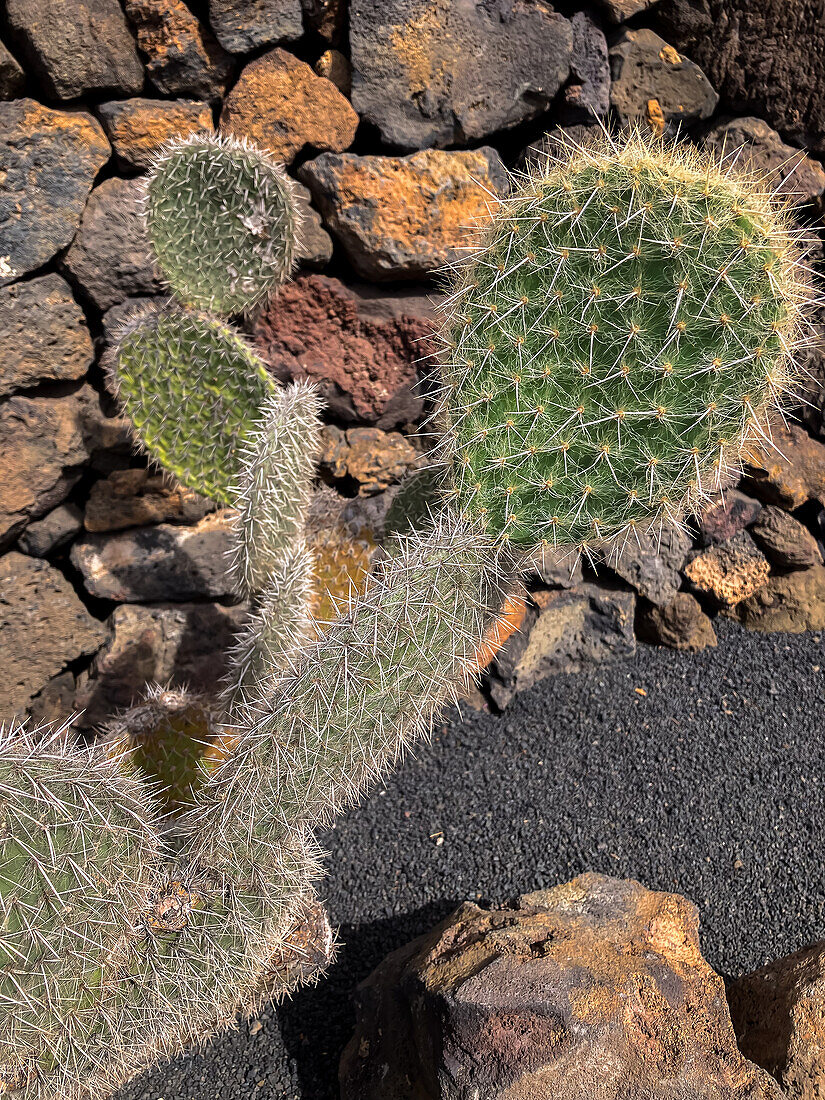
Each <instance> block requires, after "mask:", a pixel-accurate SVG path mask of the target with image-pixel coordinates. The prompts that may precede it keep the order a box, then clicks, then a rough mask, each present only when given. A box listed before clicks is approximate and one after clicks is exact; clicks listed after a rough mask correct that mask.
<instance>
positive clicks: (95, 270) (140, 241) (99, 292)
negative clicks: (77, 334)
mask: <svg viewBox="0 0 825 1100" xmlns="http://www.w3.org/2000/svg"><path fill="white" fill-rule="evenodd" d="M140 194H141V183H140V181H139V180H122V179H108V180H104V181H103V183H101V184H100V186H99V187H96V188H95V189H94V191H93V192H92V193H91V195H90V196H89V201H88V203H87V204H86V209H85V210H84V212H83V219H82V221H81V223H80V230H79V232H78V234H77V236H76V237H75V239H74V242H73V243H72V247H71V248H70V249H69V251H68V252H67V253H66V255H65V257H64V259H63V266H64V269H65V270H66V271H67V272H68V273H69V275H70V276H71V277H72V279H74V280H75V281H76V282H77V283H79V284H80V286H81V287H82V289H83V291H84V292H85V293H86V294H87V295H88V296H89V297H90V298H91V299H92V301H93V302H94V304H95V305H96V306H97V308H98V309H99V310H101V312H103V311H104V310H107V309H109V308H110V307H111V306H113V305H115V304H117V303H118V302H121V301H123V299H124V298H128V297H129V296H130V295H140V294H157V293H160V291H161V289H162V284H161V282H160V280H159V278H158V276H157V274H156V271H155V266H154V263H153V261H152V257H151V253H150V251H149V247H148V244H147V241H146V235H145V232H144V227H143V220H142V218H141V215H140V208H139V205H138V202H139V198H140Z"/></svg>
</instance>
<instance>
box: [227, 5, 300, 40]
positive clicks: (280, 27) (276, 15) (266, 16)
mask: <svg viewBox="0 0 825 1100" xmlns="http://www.w3.org/2000/svg"><path fill="white" fill-rule="evenodd" d="M209 25H210V27H211V28H212V30H213V31H214V32H215V37H216V38H217V40H218V41H219V42H220V44H221V45H222V46H223V48H224V49H225V50H229V52H230V53H248V52H249V51H250V50H256V49H257V48H258V47H259V46H270V45H272V44H273V43H275V42H293V41H294V40H295V39H296V38H300V37H301V35H302V34H303V33H304V19H303V11H302V10H301V0H252V2H251V3H250V0H209Z"/></svg>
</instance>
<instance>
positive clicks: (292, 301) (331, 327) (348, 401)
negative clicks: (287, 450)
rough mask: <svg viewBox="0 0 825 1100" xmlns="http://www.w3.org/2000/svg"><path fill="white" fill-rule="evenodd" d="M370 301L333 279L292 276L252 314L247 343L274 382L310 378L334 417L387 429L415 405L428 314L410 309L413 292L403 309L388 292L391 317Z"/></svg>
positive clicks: (414, 411) (409, 416)
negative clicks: (392, 309)
mask: <svg viewBox="0 0 825 1100" xmlns="http://www.w3.org/2000/svg"><path fill="white" fill-rule="evenodd" d="M388 297H391V296H389V295H388ZM374 301H375V300H372V301H371V300H370V299H369V298H366V297H364V296H362V295H360V294H359V293H358V288H357V287H348V286H345V285H344V284H343V283H341V282H339V281H338V280H337V279H329V278H325V277H324V276H322V275H310V276H303V277H299V278H298V279H296V280H295V281H294V282H292V283H288V284H287V285H286V286H284V287H283V288H282V289H281V290H280V292H279V294H278V298H277V300H276V301H274V302H273V303H272V305H271V306H269V307H268V308H267V309H266V310H264V312H263V313H262V314H261V315H260V316H259V318H258V320H257V322H256V325H255V343H256V345H257V348H258V351H259V352H260V353H261V355H262V356H263V358H264V359H265V360H266V362H267V364H268V365H269V366H270V367H271V369H272V371H273V373H274V374H275V375H276V376H277V377H278V378H279V379H281V381H284V382H287V381H294V380H297V379H311V380H312V381H313V382H316V383H318V384H319V386H320V388H321V393H322V396H323V398H324V400H325V403H326V405H327V407H328V408H329V410H330V412H331V413H332V414H333V415H334V416H335V417H336V418H338V419H342V420H344V421H346V422H348V423H358V422H361V423H364V422H366V423H369V424H374V425H375V426H376V427H378V428H383V429H389V428H394V427H397V426H398V425H400V424H405V423H410V422H412V421H415V420H417V419H418V418H419V417H420V415H421V413H422V411H423V407H424V403H423V399H422V396H421V395H420V394H419V393H417V392H415V387H416V384H417V381H418V374H417V370H416V360H418V359H420V358H421V357H422V356H426V355H427V353H428V350H429V349H430V345H428V344H427V343H426V340H425V337H427V336H428V335H429V334H430V333H431V332H432V321H431V320H428V318H427V316H426V315H425V316H421V315H420V314H419V315H416V314H415V313H413V312H412V310H415V309H418V308H420V299H413V304H412V305H411V306H410V307H409V308H410V310H411V312H410V313H409V314H408V313H406V312H404V309H405V297H404V296H403V295H396V296H394V304H395V306H396V308H397V309H398V310H399V315H397V316H393V315H391V314H390V315H389V316H382V315H381V313H380V312H379V310H378V309H377V308H375V306H374Z"/></svg>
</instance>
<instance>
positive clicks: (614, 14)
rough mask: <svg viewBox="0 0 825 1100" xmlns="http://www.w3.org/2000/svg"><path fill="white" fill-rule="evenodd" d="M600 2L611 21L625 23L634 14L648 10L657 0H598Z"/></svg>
mask: <svg viewBox="0 0 825 1100" xmlns="http://www.w3.org/2000/svg"><path fill="white" fill-rule="evenodd" d="M598 3H599V7H600V8H601V10H602V11H603V12H604V14H605V15H606V16H607V18H608V19H609V20H610V22H611V23H624V22H625V21H626V20H627V19H630V17H631V16H632V15H638V14H639V12H640V11H647V9H648V8H650V7H652V6H653V5H654V4H655V3H656V0H598Z"/></svg>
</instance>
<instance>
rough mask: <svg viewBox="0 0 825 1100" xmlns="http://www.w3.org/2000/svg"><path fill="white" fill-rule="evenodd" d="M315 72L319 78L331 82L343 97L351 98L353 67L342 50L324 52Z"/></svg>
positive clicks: (317, 62) (316, 64) (316, 63)
mask: <svg viewBox="0 0 825 1100" xmlns="http://www.w3.org/2000/svg"><path fill="white" fill-rule="evenodd" d="M315 71H316V73H317V74H318V76H324V77H326V79H327V80H331V81H332V83H333V84H334V85H335V87H336V88H337V89H338V91H339V92H341V94H342V95H345V96H347V97H349V95H350V93H351V92H352V65H351V64H350V62H349V58H348V57H345V56H344V54H342V53H341V51H340V50H324V52H323V53H322V54H321V56H320V57H319V58H318V60H317V61H316V62H315Z"/></svg>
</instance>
